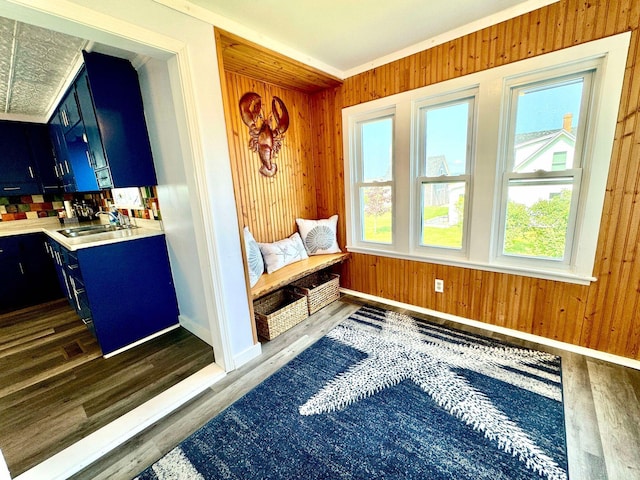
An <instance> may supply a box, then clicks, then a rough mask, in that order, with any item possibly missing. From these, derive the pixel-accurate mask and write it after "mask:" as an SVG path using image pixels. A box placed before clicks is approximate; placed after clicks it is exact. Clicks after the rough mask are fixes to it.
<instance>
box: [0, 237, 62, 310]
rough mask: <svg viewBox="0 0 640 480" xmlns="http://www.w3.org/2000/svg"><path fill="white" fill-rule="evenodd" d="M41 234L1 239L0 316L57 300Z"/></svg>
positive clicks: (53, 275) (57, 296)
mask: <svg viewBox="0 0 640 480" xmlns="http://www.w3.org/2000/svg"><path fill="white" fill-rule="evenodd" d="M46 242H47V241H46V236H45V235H44V234H43V233H33V234H28V235H12V236H8V237H0V278H2V283H3V287H2V288H1V289H0V312H8V311H11V310H15V309H17V308H22V307H27V306H30V305H37V304H39V303H43V302H47V301H49V300H53V299H56V298H60V289H59V288H58V284H57V283H56V282H55V270H54V268H53V265H51V261H50V260H49V259H48V258H47V247H46V245H47V243H46Z"/></svg>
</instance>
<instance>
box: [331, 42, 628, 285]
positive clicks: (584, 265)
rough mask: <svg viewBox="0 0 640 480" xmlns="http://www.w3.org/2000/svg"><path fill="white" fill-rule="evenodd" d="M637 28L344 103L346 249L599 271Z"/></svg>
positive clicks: (508, 268) (491, 266)
mask: <svg viewBox="0 0 640 480" xmlns="http://www.w3.org/2000/svg"><path fill="white" fill-rule="evenodd" d="M629 38H630V35H629V34H628V33H625V34H621V35H617V36H614V37H607V38H605V39H602V40H597V41H594V42H590V43H586V44H583V45H578V46H575V47H571V48H568V49H564V50H560V51H558V52H553V53H549V54H546V55H541V56H538V57H534V58H531V59H527V60H524V61H521V62H516V63H514V64H509V65H504V66H500V67H496V68H493V69H489V70H485V71H482V72H478V73H475V74H472V75H467V76H464V77H459V78H455V79H452V80H449V81H446V82H442V83H439V84H435V85H431V86H428V87H424V88H421V89H417V90H413V91H410V92H404V93H401V94H398V95H393V96H390V97H386V98H382V99H378V100H374V101H372V102H367V103H365V104H360V105H356V106H353V107H349V108H345V109H344V110H343V125H344V132H345V135H344V151H345V192H346V195H345V199H346V202H347V205H346V214H347V219H346V220H347V227H348V229H347V249H348V250H349V251H354V252H361V253H373V254H378V255H386V256H391V257H396V258H406V259H412V260H418V261H427V262H433V263H442V264H448V265H458V266H469V267H472V268H479V269H485V270H492V271H499V272H507V273H516V274H521V275H528V276H536V277H540V278H549V279H554V280H561V281H569V282H574V283H582V284H586V283H588V282H590V281H592V280H593V278H592V276H591V275H592V270H593V264H594V259H595V251H596V245H597V239H598V233H599V226H600V225H599V222H600V216H601V212H602V205H603V201H604V191H605V186H606V179H607V175H608V169H609V161H610V158H611V149H612V145H613V137H614V132H615V126H616V118H617V110H618V105H619V101H620V93H621V90H622V80H623V75H624V67H625V63H626V58H627V52H628V46H629ZM596 132H597V134H596Z"/></svg>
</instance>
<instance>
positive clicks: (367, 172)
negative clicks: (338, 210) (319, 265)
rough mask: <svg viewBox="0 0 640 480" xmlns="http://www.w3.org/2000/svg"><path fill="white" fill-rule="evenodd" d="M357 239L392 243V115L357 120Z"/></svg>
mask: <svg viewBox="0 0 640 480" xmlns="http://www.w3.org/2000/svg"><path fill="white" fill-rule="evenodd" d="M358 135H359V141H358V144H359V145H360V152H359V159H358V163H359V164H360V166H361V171H360V172H359V181H358V182H357V185H358V187H357V188H358V196H359V199H360V201H359V211H358V214H359V218H360V239H361V240H362V241H363V242H372V243H380V244H391V243H393V215H392V211H393V115H391V114H386V115H385V116H382V117H378V118H373V119H368V120H364V121H362V122H359V123H358Z"/></svg>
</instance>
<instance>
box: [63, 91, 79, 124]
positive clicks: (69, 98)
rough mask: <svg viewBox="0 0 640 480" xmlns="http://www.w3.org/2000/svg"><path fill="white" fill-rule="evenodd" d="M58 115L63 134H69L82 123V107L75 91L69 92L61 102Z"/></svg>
mask: <svg viewBox="0 0 640 480" xmlns="http://www.w3.org/2000/svg"><path fill="white" fill-rule="evenodd" d="M58 114H59V115H60V125H61V126H62V132H63V133H67V132H68V131H69V130H71V129H72V128H73V127H74V126H75V125H76V124H77V123H78V122H79V121H80V106H79V105H78V97H77V96H76V94H75V93H74V91H73V89H71V90H69V93H67V95H66V96H65V97H64V98H63V99H62V101H61V102H60V105H59V106H58Z"/></svg>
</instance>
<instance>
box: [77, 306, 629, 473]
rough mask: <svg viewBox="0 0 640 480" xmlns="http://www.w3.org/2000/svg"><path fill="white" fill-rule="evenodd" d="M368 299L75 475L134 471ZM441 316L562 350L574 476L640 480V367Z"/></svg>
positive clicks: (303, 332) (287, 336) (334, 312)
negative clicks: (631, 367)
mask: <svg viewBox="0 0 640 480" xmlns="http://www.w3.org/2000/svg"><path fill="white" fill-rule="evenodd" d="M361 303H362V302H361V301H360V300H358V299H355V298H353V297H343V298H342V299H341V300H340V301H338V302H335V303H333V304H331V305H329V306H328V307H326V308H324V309H323V310H321V311H320V312H318V313H316V314H315V315H313V316H311V317H310V318H309V319H308V320H306V321H304V322H302V323H301V324H299V325H298V326H296V327H294V328H293V329H291V330H289V331H287V332H285V333H284V334H282V335H281V336H279V337H277V338H276V339H274V340H272V341H270V342H267V343H264V344H263V353H262V355H261V356H260V357H258V358H256V359H254V360H253V361H251V362H249V363H248V364H246V365H244V366H243V367H242V368H240V369H238V370H236V371H234V372H231V373H230V374H228V375H227V376H226V377H225V378H224V379H222V380H221V381H220V382H218V383H217V384H215V385H214V386H213V387H212V388H210V389H209V390H207V391H206V392H204V393H203V394H201V395H200V396H199V397H197V398H196V399H194V400H193V401H191V402H190V403H188V404H187V405H186V406H184V407H183V408H180V409H178V410H177V411H176V412H174V413H173V414H172V415H170V416H168V417H166V418H165V419H163V420H162V421H160V422H158V423H157V424H155V425H154V426H153V427H151V428H149V429H148V430H146V431H144V432H142V433H141V434H139V435H137V436H136V437H134V438H133V439H131V440H130V441H129V442H127V443H125V444H123V445H122V446H121V447H119V448H118V449H116V450H114V451H113V452H111V453H110V454H109V455H107V456H105V457H103V458H102V459H101V460H99V461H98V462H96V463H94V464H93V465H91V466H89V467H88V468H87V469H85V470H83V471H82V472H80V473H79V474H77V475H76V476H74V477H73V478H74V479H77V480H80V479H87V478H91V479H96V480H99V479H105V480H106V479H109V480H116V479H131V478H133V477H134V476H135V475H136V474H137V473H139V472H140V471H141V470H143V469H144V468H146V467H147V466H148V465H150V464H151V463H153V462H154V461H156V460H157V459H158V458H160V457H161V456H162V455H163V454H165V453H166V452H168V451H169V450H171V449H172V448H173V447H174V446H175V445H177V444H178V443H179V442H180V441H181V440H183V439H184V438H185V437H187V436H188V435H190V434H191V433H193V432H194V431H195V430H196V429H198V428H199V427H200V426H202V425H203V424H204V423H206V422H207V421H208V420H209V419H210V418H212V417H214V416H215V415H216V414H217V413H219V412H220V411H221V410H223V409H224V408H226V407H227V406H228V405H230V404H231V403H233V402H234V401H235V400H237V399H238V398H240V397H241V396H242V395H244V394H245V393H246V392H248V391H249V390H251V389H252V388H253V387H255V386H256V385H257V384H258V383H260V382H261V381H262V380H264V379H265V378H266V377H268V376H269V375H271V374H272V373H273V372H275V371H276V370H277V369H278V368H280V367H281V366H282V365H284V364H285V363H286V362H288V361H289V360H290V359H291V358H293V357H294V356H296V355H297V354H298V353H299V352H300V351H302V350H303V349H305V348H306V347H308V346H309V345H310V344H311V343H313V342H314V341H316V340H317V339H318V338H320V337H322V336H323V335H324V334H325V333H326V332H327V331H328V330H330V329H331V328H332V327H333V326H335V325H336V324H337V323H339V322H340V321H341V320H342V319H344V318H346V317H347V316H349V315H350V314H351V313H352V312H354V311H355V310H357V308H358V307H359V305H360V304H361ZM387 308H388V307H387ZM400 311H403V310H400ZM408 313H411V312H408ZM414 315H415V316H417V317H425V316H424V315H420V314H414ZM438 323H441V324H446V325H449V326H453V327H456V328H460V329H462V330H467V331H473V332H476V333H481V334H484V335H486V336H490V337H493V338H497V339H501V340H507V341H510V342H511V343H515V344H519V345H522V346H526V347H529V348H538V349H540V350H544V351H548V352H552V353H555V354H557V355H561V356H562V374H563V385H564V403H565V415H566V424H567V449H568V458H569V477H570V478H571V480H597V479H609V480H636V479H637V480H640V453H638V452H640V430H639V425H640V403H639V400H640V371H638V370H634V369H630V368H625V367H621V366H618V365H614V364H610V363H607V362H604V361H600V360H595V359H593V358H589V357H585V356H582V355H578V354H575V353H570V352H566V351H560V350H557V349H553V348H550V347H546V346H542V345H538V344H535V343H531V342H526V341H522V340H518V339H513V338H510V337H506V336H504V335H500V334H496V333H487V332H484V331H480V330H478V329H474V328H471V327H465V326H461V325H454V324H452V323H451V322H448V321H443V320H438Z"/></svg>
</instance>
